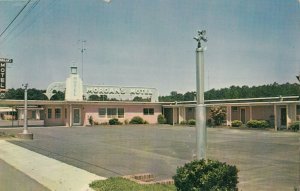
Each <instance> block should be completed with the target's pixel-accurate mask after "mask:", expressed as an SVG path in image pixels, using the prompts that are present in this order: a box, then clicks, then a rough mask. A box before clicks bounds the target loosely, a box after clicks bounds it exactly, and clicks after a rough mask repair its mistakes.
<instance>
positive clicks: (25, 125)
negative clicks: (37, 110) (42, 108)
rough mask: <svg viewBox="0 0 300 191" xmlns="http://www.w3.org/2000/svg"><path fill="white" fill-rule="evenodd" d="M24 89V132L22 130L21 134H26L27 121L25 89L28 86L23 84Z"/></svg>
mask: <svg viewBox="0 0 300 191" xmlns="http://www.w3.org/2000/svg"><path fill="white" fill-rule="evenodd" d="M23 86H24V88H25V91H24V102H25V103H24V130H23V134H28V121H27V87H28V84H27V83H26V84H24V85H23Z"/></svg>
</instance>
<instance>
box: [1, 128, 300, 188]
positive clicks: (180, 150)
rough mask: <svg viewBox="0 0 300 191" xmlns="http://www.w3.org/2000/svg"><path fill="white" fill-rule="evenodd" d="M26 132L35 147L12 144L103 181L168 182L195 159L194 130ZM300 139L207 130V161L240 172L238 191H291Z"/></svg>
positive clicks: (297, 176)
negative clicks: (150, 178) (148, 178)
mask: <svg viewBox="0 0 300 191" xmlns="http://www.w3.org/2000/svg"><path fill="white" fill-rule="evenodd" d="M0 131H9V132H10V133H14V132H20V129H19V130H4V129H0ZM30 131H31V132H33V133H34V140H33V141H20V140H16V139H13V140H11V141H10V142H12V143H14V144H17V145H20V146H22V147H25V148H28V149H30V150H33V151H35V152H38V153H41V154H43V155H46V156H49V157H51V158H55V159H58V160H60V161H63V162H65V163H68V164H71V165H74V166H76V167H79V168H82V169H85V170H87V171H89V172H92V173H95V174H97V175H99V176H105V177H109V176H120V175H128V174H136V173H145V172H150V173H153V174H154V175H155V176H156V177H157V179H164V178H171V177H172V176H173V175H174V174H175V173H176V168H177V166H181V165H183V164H184V163H186V162H189V161H190V160H192V159H193V155H194V154H195V142H196V140H195V139H196V138H195V128H194V127H182V126H175V127H172V126H168V125H163V126H152V125H145V126H114V127H112V126H110V127H72V128H67V127H45V128H31V129H30ZM299 135H300V134H299V133H292V132H272V131H260V130H235V129H223V128H209V129H208V153H207V156H208V158H210V159H217V160H220V161H223V162H227V163H229V164H232V165H236V166H237V167H238V169H239V182H240V183H239V189H240V190H243V191H245V190H293V188H294V187H295V186H298V185H300V138H299V137H300V136H299Z"/></svg>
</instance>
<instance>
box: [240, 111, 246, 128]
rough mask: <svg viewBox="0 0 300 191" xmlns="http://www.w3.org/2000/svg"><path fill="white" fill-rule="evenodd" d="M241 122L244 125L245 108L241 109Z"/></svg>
mask: <svg viewBox="0 0 300 191" xmlns="http://www.w3.org/2000/svg"><path fill="white" fill-rule="evenodd" d="M241 122H242V123H243V124H245V123H246V110H245V108H241Z"/></svg>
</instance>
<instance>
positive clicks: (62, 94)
mask: <svg viewBox="0 0 300 191" xmlns="http://www.w3.org/2000/svg"><path fill="white" fill-rule="evenodd" d="M53 93H54V95H53V96H52V97H51V99H50V100H65V92H61V91H58V92H57V91H56V90H54V91H53Z"/></svg>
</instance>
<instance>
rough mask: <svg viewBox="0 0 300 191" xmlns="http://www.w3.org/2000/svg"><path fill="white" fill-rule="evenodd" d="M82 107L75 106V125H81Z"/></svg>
mask: <svg viewBox="0 0 300 191" xmlns="http://www.w3.org/2000/svg"><path fill="white" fill-rule="evenodd" d="M80 116H81V115H80V109H79V108H74V109H73V125H80V123H81V118H80Z"/></svg>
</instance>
